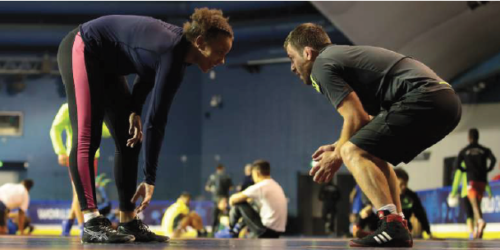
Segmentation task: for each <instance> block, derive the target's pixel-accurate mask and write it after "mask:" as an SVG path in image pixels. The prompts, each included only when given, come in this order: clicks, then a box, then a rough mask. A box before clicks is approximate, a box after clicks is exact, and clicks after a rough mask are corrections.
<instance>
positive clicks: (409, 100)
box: [350, 82, 462, 166]
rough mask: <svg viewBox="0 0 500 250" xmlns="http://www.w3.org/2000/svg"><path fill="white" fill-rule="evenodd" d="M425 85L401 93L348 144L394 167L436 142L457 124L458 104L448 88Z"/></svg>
mask: <svg viewBox="0 0 500 250" xmlns="http://www.w3.org/2000/svg"><path fill="white" fill-rule="evenodd" d="M435 84H446V83H438V82H429V83H428V84H425V85H423V86H421V87H419V88H418V89H415V90H412V91H411V92H408V93H407V94H405V95H404V96H403V97H402V98H401V99H400V100H398V101H397V102H395V103H393V104H392V105H391V106H390V107H389V108H388V109H387V110H382V111H381V112H380V113H379V114H378V115H377V116H376V117H374V118H373V120H372V121H370V123H368V124H367V125H366V126H364V127H363V128H361V129H360V130H359V131H358V132H357V133H356V134H354V136H353V137H351V139H350V141H351V142H352V143H353V144H355V145H356V146H358V147H360V148H361V149H363V150H365V151H367V152H368V153H370V154H372V155H374V156H376V157H378V158H380V159H382V160H384V161H387V162H389V163H391V164H392V165H394V166H396V165H398V164H400V163H401V162H404V163H408V162H410V161H411V160H413V158H415V156H417V155H418V154H420V153H421V152H422V151H424V150H425V149H427V148H429V147H431V146H432V145H434V144H436V143H437V142H439V141H440V140H441V139H443V138H444V137H445V136H446V135H448V134H449V133H450V132H451V131H453V129H455V127H456V126H457V125H458V123H459V122H460V118H461V115H462V108H461V102H460V100H459V98H458V96H457V95H456V94H455V92H454V91H453V89H451V87H450V88H449V89H442V90H437V91H428V90H429V89H431V88H432V86H433V85H435Z"/></svg>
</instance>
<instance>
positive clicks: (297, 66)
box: [286, 44, 314, 85]
mask: <svg viewBox="0 0 500 250" xmlns="http://www.w3.org/2000/svg"><path fill="white" fill-rule="evenodd" d="M286 53H287V54H288V57H289V58H290V61H291V65H290V70H291V71H292V72H293V73H294V74H296V75H297V76H298V77H299V78H300V79H301V80H302V82H304V83H305V84H306V85H311V84H312V82H311V78H310V75H311V70H312V66H313V63H314V62H313V61H312V60H310V58H309V59H308V58H307V57H308V56H307V55H305V54H306V53H305V52H304V50H302V51H300V52H299V51H297V50H296V49H295V48H294V47H293V46H292V45H291V44H288V45H287V47H286Z"/></svg>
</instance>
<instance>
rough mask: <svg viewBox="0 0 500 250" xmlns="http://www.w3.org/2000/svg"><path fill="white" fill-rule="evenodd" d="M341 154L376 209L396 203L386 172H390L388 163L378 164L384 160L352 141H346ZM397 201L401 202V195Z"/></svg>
mask: <svg viewBox="0 0 500 250" xmlns="http://www.w3.org/2000/svg"><path fill="white" fill-rule="evenodd" d="M341 155H342V159H343V161H344V164H345V165H346V166H347V169H349V171H350V172H351V173H352V175H353V176H354V179H356V182H357V183H358V185H359V186H360V188H361V190H362V191H363V193H365V195H366V196H367V197H368V199H370V201H371V202H372V204H373V205H374V206H375V208H376V209H379V208H381V207H383V206H385V205H387V204H394V205H396V203H395V202H394V200H393V196H392V195H391V191H390V188H389V187H390V185H389V181H388V179H387V177H386V175H385V173H388V170H387V167H386V166H388V164H387V163H385V165H386V166H382V167H380V166H378V165H377V163H378V164H381V162H383V161H381V160H380V159H378V158H376V157H374V156H372V155H370V154H369V153H368V152H366V151H364V150H362V149H361V148H359V147H357V146H356V145H354V144H353V143H351V142H346V143H345V144H344V145H343V146H342V151H341ZM381 165H384V164H381ZM382 170H384V171H385V172H384V171H382ZM396 181H397V180H396ZM396 186H397V185H396ZM398 190H399V188H398ZM397 201H398V202H399V195H398V196H397ZM396 206H397V205H396ZM399 209H401V204H400V203H399V208H398V211H399Z"/></svg>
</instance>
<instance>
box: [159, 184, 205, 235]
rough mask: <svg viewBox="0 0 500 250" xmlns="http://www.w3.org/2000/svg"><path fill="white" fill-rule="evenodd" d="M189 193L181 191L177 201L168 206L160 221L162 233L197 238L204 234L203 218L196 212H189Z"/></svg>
mask: <svg viewBox="0 0 500 250" xmlns="http://www.w3.org/2000/svg"><path fill="white" fill-rule="evenodd" d="M190 201H191V195H190V194H188V193H182V194H181V196H180V197H179V198H178V199H177V202H175V203H174V204H172V205H171V206H170V207H168V209H167V211H165V215H164V216H163V219H162V221H161V228H162V230H163V232H164V234H165V235H166V236H168V237H170V238H197V237H198V236H201V235H204V234H205V230H204V229H203V220H202V219H201V217H200V216H199V215H198V214H197V213H196V212H194V211H193V212H191V211H190V209H189V202H190Z"/></svg>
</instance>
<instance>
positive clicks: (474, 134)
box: [469, 128, 479, 142]
mask: <svg viewBox="0 0 500 250" xmlns="http://www.w3.org/2000/svg"><path fill="white" fill-rule="evenodd" d="M469 137H470V138H471V139H472V141H473V142H478V141H479V130H477V128H471V129H469Z"/></svg>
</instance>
